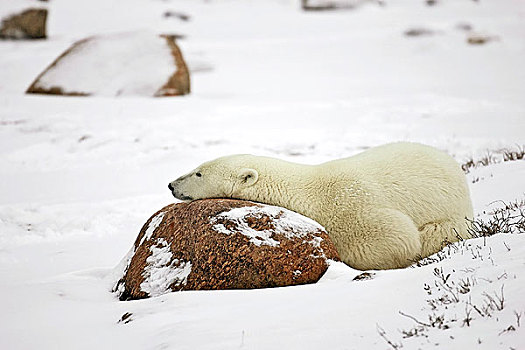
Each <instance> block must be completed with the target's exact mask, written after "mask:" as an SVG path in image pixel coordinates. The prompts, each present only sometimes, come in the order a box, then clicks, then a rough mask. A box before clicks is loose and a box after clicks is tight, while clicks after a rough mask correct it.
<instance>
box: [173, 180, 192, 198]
mask: <svg viewBox="0 0 525 350" xmlns="http://www.w3.org/2000/svg"><path fill="white" fill-rule="evenodd" d="M180 187H181V178H179V179H177V180H175V181H172V182H170V183H169V184H168V188H169V189H170V191H171V194H172V195H173V197H175V198H177V199H180V200H182V201H191V200H193V197H190V196H188V195H186V194H185V193H184V192H183V191H182V190H181V188H180Z"/></svg>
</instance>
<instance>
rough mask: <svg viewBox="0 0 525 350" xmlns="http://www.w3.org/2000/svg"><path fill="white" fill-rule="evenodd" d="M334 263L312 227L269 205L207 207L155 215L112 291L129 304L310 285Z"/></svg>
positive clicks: (321, 234) (213, 202)
mask: <svg viewBox="0 0 525 350" xmlns="http://www.w3.org/2000/svg"><path fill="white" fill-rule="evenodd" d="M333 260H338V255H337V251H336V249H335V247H334V245H333V243H332V242H331V241H330V239H329V238H328V235H327V233H326V231H325V230H324V229H323V227H322V226H320V225H319V224H318V223H316V222H315V221H313V220H311V219H308V218H306V217H304V216H302V215H299V214H297V213H294V212H291V211H289V210H286V209H284V208H279V207H274V206H269V205H263V204H256V203H252V202H246V201H240V200H229V199H207V200H201V201H195V202H191V203H179V204H172V205H168V206H167V207H165V208H163V209H161V210H160V211H159V212H157V213H156V214H155V215H153V216H152V217H151V218H150V219H149V220H148V221H147V222H146V224H145V225H144V226H143V228H142V230H141V232H140V234H139V236H138V238H137V240H136V242H135V245H134V246H133V248H132V250H131V253H130V254H128V255H127V256H126V257H125V258H124V260H123V262H122V263H121V264H120V265H119V267H118V268H119V269H121V271H119V273H120V276H119V277H122V278H121V279H120V280H119V282H118V283H117V286H116V288H115V290H116V291H118V293H119V294H120V299H122V300H127V299H138V298H145V297H152V296H158V295H161V294H165V293H168V292H171V291H178V290H200V289H253V288H266V287H281V286H289V285H297V284H305V283H313V282H316V281H317V280H319V278H320V277H321V276H322V275H323V274H324V272H325V271H326V269H327V268H328V265H329V262H330V261H333ZM117 276H118V274H117Z"/></svg>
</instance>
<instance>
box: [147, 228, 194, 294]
mask: <svg viewBox="0 0 525 350" xmlns="http://www.w3.org/2000/svg"><path fill="white" fill-rule="evenodd" d="M170 246H171V245H170V244H169V243H168V242H167V241H166V240H165V239H164V238H158V239H157V242H156V245H152V246H151V247H150V251H151V255H150V256H149V257H148V258H147V259H146V268H145V269H144V276H143V277H144V282H142V283H141V284H140V290H141V291H143V292H145V293H148V295H149V296H150V297H156V296H159V295H162V294H165V293H167V292H168V291H171V286H172V285H174V286H180V285H181V284H182V285H185V284H186V282H187V281H188V276H189V274H190V273H191V262H190V261H180V260H179V259H173V261H172V262H171V263H170V261H171V257H172V256H173V254H172V253H171V250H170Z"/></svg>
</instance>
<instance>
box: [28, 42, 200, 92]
mask: <svg viewBox="0 0 525 350" xmlns="http://www.w3.org/2000/svg"><path fill="white" fill-rule="evenodd" d="M175 38H176V37H175V36H173V35H154V34H151V33H142V32H135V33H118V34H110V35H101V36H93V37H89V38H86V39H83V40H80V41H77V42H75V43H74V44H73V45H72V46H71V47H70V48H69V49H67V50H66V51H65V52H64V53H62V54H61V55H60V56H59V57H58V58H57V59H56V60H55V61H54V62H53V63H51V65H49V66H48V67H47V68H46V69H45V70H44V72H42V73H41V74H40V75H39V76H38V77H37V78H36V80H35V81H34V82H33V83H32V84H31V86H30V87H29V88H28V89H27V91H26V92H27V93H40V94H53V95H71V96H89V95H103V96H121V95H143V96H177V95H185V94H188V93H189V92H190V77H189V72H188V68H187V66H186V63H185V62H184V58H183V57H182V53H181V51H180V49H179V48H178V46H177V44H176V43H175Z"/></svg>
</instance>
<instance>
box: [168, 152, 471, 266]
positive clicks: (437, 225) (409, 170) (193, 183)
mask: <svg viewBox="0 0 525 350" xmlns="http://www.w3.org/2000/svg"><path fill="white" fill-rule="evenodd" d="M168 187H169V188H170V190H171V191H172V194H173V195H174V196H175V197H176V198H178V199H180V200H185V201H187V200H196V199H202V198H235V199H243V200H250V201H255V202H261V203H266V204H270V205H276V206H281V207H284V208H287V209H290V210H293V211H295V212H297V213H300V214H302V215H304V216H307V217H310V218H312V219H314V220H316V221H317V222H319V223H320V224H321V225H323V226H324V227H325V228H326V230H327V232H328V234H329V236H330V238H331V239H332V240H333V243H334V244H335V246H336V248H337V250H338V252H339V255H340V257H341V259H342V260H343V262H345V263H346V264H347V265H349V266H351V267H353V268H355V269H359V270H370V269H395V268H403V267H406V266H408V265H411V264H412V263H414V262H415V261H417V260H418V259H419V258H421V257H426V256H429V255H431V254H433V253H436V252H437V251H439V250H440V249H441V248H443V245H444V244H445V243H447V242H455V241H458V240H459V239H466V238H470V236H469V232H468V223H469V221H468V219H471V218H472V217H473V213H472V204H471V200H470V194H469V188H468V184H467V181H466V178H465V175H464V173H463V171H462V170H461V168H460V166H459V164H458V163H457V162H456V161H455V160H454V159H453V158H452V157H450V156H449V155H447V154H446V153H444V152H442V151H439V150H437V149H435V148H432V147H430V146H425V145H422V144H417V143H408V142H399V143H392V144H387V145H383V146H379V147H375V148H371V149H369V150H367V151H365V152H362V153H360V154H357V155H355V156H352V157H349V158H343V159H338V160H334V161H330V162H327V163H322V164H319V165H304V164H297V163H291V162H287V161H283V160H279V159H274V158H269V157H260V156H253V155H232V156H226V157H222V158H218V159H215V160H212V161H210V162H207V163H204V164H202V165H201V166H199V167H197V168H196V169H195V170H193V171H191V172H189V173H188V174H186V175H184V176H181V177H179V178H178V179H176V180H175V181H173V182H171V183H170V184H169V186H168Z"/></svg>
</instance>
